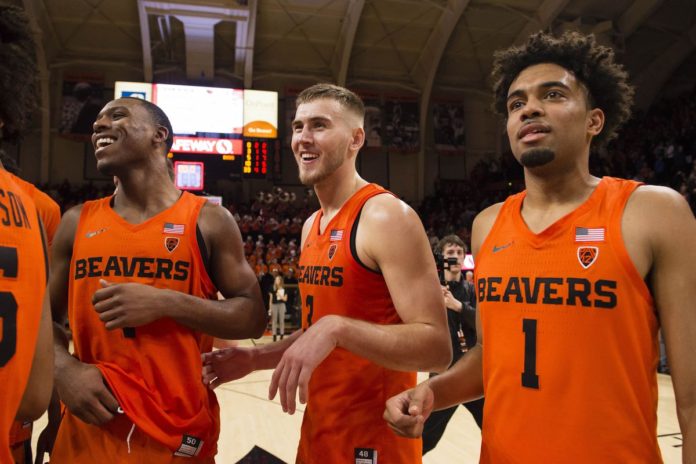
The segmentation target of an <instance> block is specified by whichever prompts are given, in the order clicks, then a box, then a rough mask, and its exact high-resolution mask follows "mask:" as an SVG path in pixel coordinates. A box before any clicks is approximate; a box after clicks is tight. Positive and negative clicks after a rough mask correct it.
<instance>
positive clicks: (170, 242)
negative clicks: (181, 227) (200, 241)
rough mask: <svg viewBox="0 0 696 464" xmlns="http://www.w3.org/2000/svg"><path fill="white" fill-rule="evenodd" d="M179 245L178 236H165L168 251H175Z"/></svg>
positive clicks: (165, 245)
mask: <svg viewBox="0 0 696 464" xmlns="http://www.w3.org/2000/svg"><path fill="white" fill-rule="evenodd" d="M178 246H179V239H178V238H177V237H165V238H164V247H165V248H166V249H167V251H168V252H170V253H171V252H173V251H174V250H176V247H178Z"/></svg>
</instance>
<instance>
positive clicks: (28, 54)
mask: <svg viewBox="0 0 696 464" xmlns="http://www.w3.org/2000/svg"><path fill="white" fill-rule="evenodd" d="M36 77H37V70H36V48H35V44H34V40H33V38H32V35H31V30H30V28H29V22H28V20H27V17H26V15H25V14H24V12H23V10H22V9H20V8H18V7H16V6H12V5H7V4H5V3H0V119H2V121H3V122H4V123H5V125H4V127H3V128H2V138H3V140H8V141H17V140H19V139H20V138H21V135H22V133H23V131H24V128H25V127H26V124H27V121H28V119H29V117H30V115H31V113H32V112H33V110H34V109H35V107H36V103H37V85H36Z"/></svg>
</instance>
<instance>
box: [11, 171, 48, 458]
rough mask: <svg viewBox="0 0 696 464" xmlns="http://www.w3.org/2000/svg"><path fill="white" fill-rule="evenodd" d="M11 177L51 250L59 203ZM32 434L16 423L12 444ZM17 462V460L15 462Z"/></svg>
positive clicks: (23, 181) (18, 178)
mask: <svg viewBox="0 0 696 464" xmlns="http://www.w3.org/2000/svg"><path fill="white" fill-rule="evenodd" d="M10 176H12V180H14V181H15V183H17V185H19V186H20V187H22V189H24V191H25V192H27V194H28V195H29V196H30V197H31V198H32V200H34V205H35V206H36V210H37V211H38V213H39V217H40V218H41V222H42V223H43V226H44V230H45V231H46V242H47V246H48V248H49V249H50V248H51V245H52V244H53V237H54V236H55V235H56V230H57V229H58V224H59V223H60V206H58V203H56V202H55V201H53V199H52V198H51V197H49V196H48V195H46V194H45V193H44V192H42V191H41V190H39V189H38V188H36V186H35V185H34V184H31V183H29V182H27V181H25V180H24V179H22V178H20V177H17V176H15V175H12V174H10ZM31 432H32V427H31V423H23V422H19V421H15V423H14V424H12V428H11V429H10V444H11V445H13V446H14V445H16V444H19V443H23V442H24V441H26V440H30V439H31ZM21 452H22V453H23V450H21ZM16 460H17V459H16V458H15V461H16Z"/></svg>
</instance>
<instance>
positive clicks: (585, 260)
mask: <svg viewBox="0 0 696 464" xmlns="http://www.w3.org/2000/svg"><path fill="white" fill-rule="evenodd" d="M597 256H599V248H597V247H587V246H586V247H578V261H580V265H581V266H582V267H583V268H584V269H587V268H588V267H590V266H592V265H593V264H594V263H595V261H597Z"/></svg>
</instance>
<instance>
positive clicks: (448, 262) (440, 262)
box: [435, 253, 459, 285]
mask: <svg viewBox="0 0 696 464" xmlns="http://www.w3.org/2000/svg"><path fill="white" fill-rule="evenodd" d="M458 264H459V260H458V259H457V258H455V257H449V258H445V257H444V256H443V255H442V254H441V253H435V267H436V268H437V276H438V277H439V278H440V285H446V284H447V281H446V280H445V271H449V269H450V267H452V266H456V265H458Z"/></svg>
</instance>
